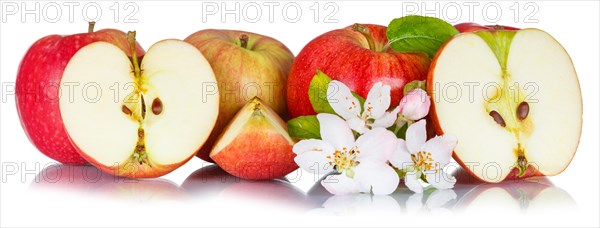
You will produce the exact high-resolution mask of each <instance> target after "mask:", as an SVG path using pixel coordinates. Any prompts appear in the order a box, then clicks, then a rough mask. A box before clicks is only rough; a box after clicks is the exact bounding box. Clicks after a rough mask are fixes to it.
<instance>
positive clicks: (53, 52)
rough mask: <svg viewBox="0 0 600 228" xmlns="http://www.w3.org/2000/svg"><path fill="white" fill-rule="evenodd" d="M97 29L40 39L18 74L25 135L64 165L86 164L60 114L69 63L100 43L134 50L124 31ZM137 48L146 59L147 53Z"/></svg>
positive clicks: (24, 59)
mask: <svg viewBox="0 0 600 228" xmlns="http://www.w3.org/2000/svg"><path fill="white" fill-rule="evenodd" d="M93 27H94V23H93V22H92V23H90V27H89V29H88V32H87V33H80V34H75V35H70V36H62V35H49V36H46V37H44V38H42V39H40V40H38V41H37V42H35V43H34V44H33V45H32V46H31V47H30V48H29V50H28V51H27V53H26V54H25V57H23V60H21V64H20V66H19V71H18V74H17V80H16V95H15V98H16V104H17V112H18V113H19V118H20V120H21V125H22V126H23V129H24V130H25V134H26V135H27V137H28V138H29V140H30V141H31V142H32V143H33V145H35V147H36V148H37V149H38V150H39V151H41V152H42V153H43V154H45V155H46V156H48V157H50V158H52V159H54V160H56V161H59V162H61V163H64V164H85V163H86V161H85V160H84V159H83V158H82V157H81V156H79V154H78V153H77V152H76V150H75V148H74V147H73V146H72V145H71V143H70V142H69V138H68V137H67V133H66V131H65V128H64V126H63V121H62V119H61V115H60V111H59V102H58V100H59V96H60V94H61V92H60V81H61V78H62V75H63V72H64V69H65V67H66V66H67V63H69V60H70V59H71V57H73V55H74V54H75V53H76V52H77V51H78V50H79V49H80V48H82V47H84V46H86V45H88V44H90V43H94V42H97V41H105V42H108V43H112V44H114V45H116V46H118V47H119V48H121V49H123V51H127V53H129V51H128V50H129V49H130V48H129V47H130V46H129V44H128V42H127V37H126V34H125V33H124V32H122V31H119V30H114V29H103V30H100V31H97V32H93ZM136 46H137V49H138V51H137V53H139V56H142V55H143V54H144V51H143V50H142V48H141V47H140V46H139V44H136ZM63 93H64V94H66V92H63ZM65 96H66V95H65Z"/></svg>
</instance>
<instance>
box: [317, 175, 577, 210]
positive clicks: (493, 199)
mask: <svg viewBox="0 0 600 228" xmlns="http://www.w3.org/2000/svg"><path fill="white" fill-rule="evenodd" d="M455 176H456V177H457V184H456V185H455V186H454V188H453V189H445V190H439V189H435V188H431V187H429V188H426V189H425V191H424V192H423V193H421V194H419V193H414V192H412V191H410V190H408V189H407V188H406V186H404V185H403V183H401V186H400V188H398V190H397V191H396V192H394V193H392V194H391V195H389V196H371V195H369V194H355V195H350V196H335V195H331V194H329V193H328V192H327V191H326V190H325V189H324V188H323V187H322V186H321V184H320V182H318V183H315V185H314V186H313V187H312V188H311V189H310V190H309V191H308V198H309V199H311V200H310V201H312V202H313V203H314V204H315V205H316V208H317V209H315V210H312V211H311V213H318V214H336V215H340V214H342V215H352V214H355V213H356V211H357V209H358V208H369V211H371V212H372V211H379V212H381V213H384V214H388V213H392V214H393V213H404V214H418V213H424V212H425V213H436V214H439V213H464V214H469V213H472V212H481V211H483V210H488V211H489V210H496V211H503V212H507V213H514V214H522V213H524V212H527V213H548V212H556V213H558V212H561V211H565V210H573V209H575V208H576V207H577V205H576V203H575V201H574V200H573V198H572V197H571V195H569V193H568V192H566V191H565V190H563V189H561V188H559V187H557V186H554V184H553V183H552V182H551V181H550V180H549V179H548V178H547V177H533V178H528V179H525V180H512V181H510V180H509V181H504V182H501V183H497V184H492V183H483V182H480V181H478V180H475V179H473V178H471V177H470V176H468V175H466V174H465V173H463V172H462V171H461V170H459V171H457V173H456V174H455ZM390 199H392V200H393V201H394V202H395V204H396V205H391V204H390V202H391V201H390ZM349 208H355V209H353V210H349ZM360 211H362V209H361V210H360ZM361 213H362V212H361ZM381 213H379V214H381Z"/></svg>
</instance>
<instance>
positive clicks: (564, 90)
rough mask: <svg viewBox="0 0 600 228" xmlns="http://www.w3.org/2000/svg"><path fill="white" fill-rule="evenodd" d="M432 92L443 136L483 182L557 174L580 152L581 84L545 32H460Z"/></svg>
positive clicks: (440, 59) (433, 74) (446, 49)
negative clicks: (453, 140) (452, 137)
mask: <svg viewBox="0 0 600 228" xmlns="http://www.w3.org/2000/svg"><path fill="white" fill-rule="evenodd" d="M427 88H428V90H429V92H430V93H431V94H432V99H433V102H432V113H431V115H432V119H433V122H434V125H435V126H436V131H437V133H438V134H452V135H455V136H456V137H457V138H458V145H457V146H456V148H455V150H454V158H455V159H456V160H457V161H458V162H459V163H460V164H461V165H462V166H463V167H464V168H465V169H466V170H468V171H469V172H470V173H471V174H472V175H474V176H475V177H477V178H479V179H481V180H483V181H487V182H500V181H502V180H504V179H507V178H509V179H510V178H524V177H529V176H537V175H556V174H558V173H560V172H562V171H563V170H564V169H565V168H566V167H567V166H568V165H569V163H570V161H571V159H572V158H573V156H574V154H575V151H576V150H577V146H578V144H579V137H580V135H581V127H582V101H581V91H580V88H579V81H578V79H577V75H576V73H575V68H574V66H573V63H572V62H571V59H570V57H569V55H568V54H567V52H566V51H565V49H564V48H563V47H562V46H561V45H560V44H559V43H558V42H557V41H556V40H555V39H554V38H553V37H552V36H550V35H549V34H548V33H546V32H544V31H541V30H538V29H523V30H519V31H508V30H499V31H494V30H493V31H488V30H483V31H477V32H472V33H463V34H459V35H457V36H455V37H454V38H452V39H451V40H450V41H448V42H447V43H446V44H445V45H444V46H443V47H442V48H440V50H439V51H438V53H437V55H436V57H435V58H434V60H433V62H432V66H431V69H430V72H429V76H428V80H427Z"/></svg>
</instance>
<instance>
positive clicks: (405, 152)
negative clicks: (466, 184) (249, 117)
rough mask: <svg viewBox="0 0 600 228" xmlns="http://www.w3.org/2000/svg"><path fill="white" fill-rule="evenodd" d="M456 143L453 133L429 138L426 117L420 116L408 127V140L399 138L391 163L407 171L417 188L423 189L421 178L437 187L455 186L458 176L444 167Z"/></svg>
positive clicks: (410, 184) (411, 186) (411, 184)
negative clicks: (446, 171)
mask: <svg viewBox="0 0 600 228" xmlns="http://www.w3.org/2000/svg"><path fill="white" fill-rule="evenodd" d="M456 144H457V139H456V137H454V136H451V135H443V136H436V137H434V138H432V139H430V140H429V141H427V132H426V129H425V120H420V121H418V122H416V123H414V124H412V125H410V126H409V127H408V129H407V130H406V141H404V140H403V139H398V144H397V150H396V151H395V152H394V153H393V155H392V158H391V159H390V163H391V164H392V165H393V166H394V167H396V168H398V169H401V170H404V171H405V172H406V176H405V177H404V182H405V183H406V186H407V187H408V188H409V189H410V190H412V191H414V192H417V193H421V192H423V186H422V184H421V182H420V181H419V179H421V178H424V179H425V180H427V182H428V183H429V184H431V186H433V187H435V188H437V189H448V188H452V187H454V183H456V179H455V178H454V177H453V176H451V175H449V174H447V173H445V172H444V167H445V166H446V165H447V164H448V163H449V162H450V156H452V151H453V150H454V147H455V146H456ZM423 175H424V176H423Z"/></svg>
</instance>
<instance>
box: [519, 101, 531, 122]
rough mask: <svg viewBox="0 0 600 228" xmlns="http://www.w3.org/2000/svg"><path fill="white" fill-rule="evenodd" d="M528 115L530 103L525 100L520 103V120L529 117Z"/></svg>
mask: <svg viewBox="0 0 600 228" xmlns="http://www.w3.org/2000/svg"><path fill="white" fill-rule="evenodd" d="M527 115H529V104H528V103H527V102H525V101H523V102H521V104H519V107H517V117H518V118H519V120H524V119H525V118H527Z"/></svg>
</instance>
